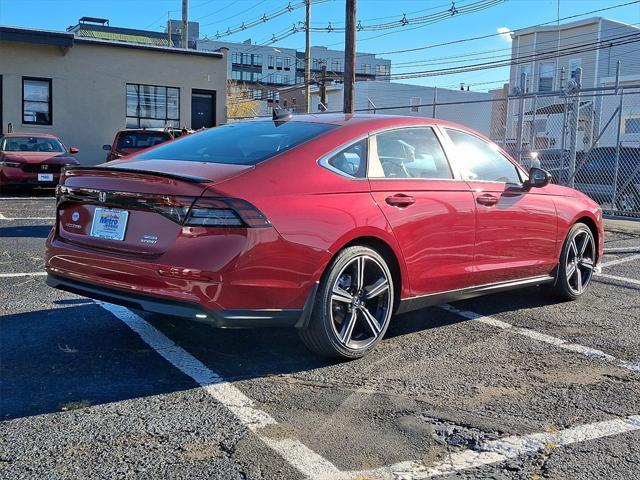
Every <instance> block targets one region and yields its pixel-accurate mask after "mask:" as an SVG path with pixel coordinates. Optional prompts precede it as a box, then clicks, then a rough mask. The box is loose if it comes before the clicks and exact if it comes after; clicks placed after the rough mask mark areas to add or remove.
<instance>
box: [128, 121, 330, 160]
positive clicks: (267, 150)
mask: <svg viewBox="0 0 640 480" xmlns="http://www.w3.org/2000/svg"><path fill="white" fill-rule="evenodd" d="M336 127H337V125H330V124H325V123H306V122H285V123H281V124H279V125H276V124H275V122H271V121H264V122H263V121H257V122H255V121H252V122H243V123H233V124H229V125H223V126H221V127H216V128H212V129H209V130H205V131H204V132H200V133H195V134H193V135H189V136H187V137H182V138H180V139H178V140H175V141H173V142H171V143H168V144H167V145H162V146H160V147H158V148H155V149H153V150H152V151H150V152H144V153H142V154H140V155H138V156H137V157H136V158H137V159H156V160H186V161H192V162H207V163H232V164H236V165H255V164H256V163H259V162H261V161H263V160H266V159H267V158H270V157H273V156H275V155H277V154H279V153H282V152H284V151H286V150H289V149H290V148H293V147H295V146H297V145H300V144H301V143H303V142H306V141H307V140H310V139H312V138H314V137H317V136H318V135H321V134H323V133H325V132H327V131H329V130H331V129H333V128H336Z"/></svg>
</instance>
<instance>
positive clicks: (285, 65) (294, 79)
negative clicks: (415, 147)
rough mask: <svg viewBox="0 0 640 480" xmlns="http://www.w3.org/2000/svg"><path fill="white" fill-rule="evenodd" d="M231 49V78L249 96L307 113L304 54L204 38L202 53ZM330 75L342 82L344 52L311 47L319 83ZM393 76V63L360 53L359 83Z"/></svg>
mask: <svg viewBox="0 0 640 480" xmlns="http://www.w3.org/2000/svg"><path fill="white" fill-rule="evenodd" d="M222 47H224V48H227V49H228V50H229V54H228V66H227V70H228V77H229V80H230V81H235V82H238V83H239V84H240V85H241V86H242V88H244V89H245V91H246V93H247V95H248V96H249V97H251V98H253V99H255V100H266V101H267V102H268V104H269V105H270V106H273V105H276V104H277V105H281V106H282V105H284V101H285V100H286V103H287V105H288V108H291V107H294V109H295V110H296V111H301V112H302V111H306V108H307V107H306V98H305V96H304V94H303V93H301V92H300V89H297V88H292V87H295V86H296V85H303V84H304V61H305V54H304V51H300V50H296V49H293V48H281V47H274V46H263V45H255V44H253V43H252V42H251V40H250V39H249V40H246V41H245V42H242V43H235V42H221V41H218V40H208V39H200V40H198V42H197V48H198V50H205V51H207V50H217V49H220V48H222ZM325 65H326V67H327V76H328V77H329V78H331V79H334V80H341V79H342V78H343V75H344V51H342V50H330V49H328V48H327V47H321V46H313V47H311V76H312V80H315V81H317V80H319V79H320V76H321V75H322V67H323V66H325ZM390 73H391V61H390V60H387V59H383V58H378V57H376V55H375V54H371V53H357V54H356V80H385V79H386V80H387V81H388V78H389V74H390Z"/></svg>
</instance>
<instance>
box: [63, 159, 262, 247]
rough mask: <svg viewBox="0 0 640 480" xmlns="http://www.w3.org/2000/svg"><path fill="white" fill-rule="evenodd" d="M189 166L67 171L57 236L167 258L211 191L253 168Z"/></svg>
mask: <svg viewBox="0 0 640 480" xmlns="http://www.w3.org/2000/svg"><path fill="white" fill-rule="evenodd" d="M189 163H191V162H171V161H166V160H165V161H157V162H156V161H152V160H147V161H144V162H135V161H131V162H110V163H109V164H108V166H106V165H103V166H98V167H71V168H67V169H65V171H64V175H63V178H62V180H61V182H60V186H59V187H58V190H57V194H58V203H57V235H58V236H59V237H60V238H61V239H63V240H64V241H68V242H72V243H76V244H81V245H83V246H86V247H90V248H93V249H100V250H112V251H119V252H122V253H126V254H133V255H138V254H142V255H160V254H162V253H163V252H165V251H166V250H167V249H168V248H169V247H170V246H171V245H172V244H173V243H174V242H175V241H176V239H177V238H178V236H179V234H180V232H181V231H182V223H183V222H184V219H185V217H186V215H187V214H188V212H189V209H190V208H191V206H192V205H193V203H194V201H195V200H196V199H197V198H198V197H200V196H201V195H202V193H203V192H204V191H205V190H206V189H207V188H209V187H211V186H212V185H213V184H215V183H218V182H221V181H223V180H225V179H228V178H230V177H232V176H235V175H239V174H240V173H241V172H242V171H244V170H246V169H247V168H251V167H242V166H236V165H220V164H206V167H209V168H203V166H202V165H201V168H199V169H196V168H193V166H192V165H184V164H189ZM143 166H144V170H142V169H141V168H142V167H143Z"/></svg>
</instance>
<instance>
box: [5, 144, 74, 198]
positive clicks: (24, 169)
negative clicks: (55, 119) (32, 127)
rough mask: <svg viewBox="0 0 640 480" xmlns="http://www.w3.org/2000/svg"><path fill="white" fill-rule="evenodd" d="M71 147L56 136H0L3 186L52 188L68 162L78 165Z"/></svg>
mask: <svg viewBox="0 0 640 480" xmlns="http://www.w3.org/2000/svg"><path fill="white" fill-rule="evenodd" d="M78 152H79V150H78V149H77V148H76V147H71V148H70V149H69V150H67V148H66V147H65V146H64V145H63V143H62V142H61V141H60V140H59V139H58V137H56V136H54V135H47V134H44V133H42V134H32V133H5V134H4V135H0V189H6V188H7V187H12V186H44V187H53V186H55V185H57V184H58V180H59V178H60V171H61V170H62V167H64V166H66V165H78V160H76V159H75V158H74V157H73V156H72V155H74V154H76V153H78Z"/></svg>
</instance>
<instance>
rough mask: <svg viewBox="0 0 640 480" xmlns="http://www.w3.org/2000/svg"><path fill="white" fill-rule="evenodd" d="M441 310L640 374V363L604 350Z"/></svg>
mask: <svg viewBox="0 0 640 480" xmlns="http://www.w3.org/2000/svg"><path fill="white" fill-rule="evenodd" d="M440 308H442V309H443V310H446V311H448V312H451V313H455V314H456V315H460V316H461V317H464V318H468V319H469V320H475V321H478V322H481V323H484V324H486V325H491V326H492V327H497V328H500V329H502V330H508V331H510V332H512V333H515V334H518V335H522V336H524V337H528V338H532V339H534V340H537V341H539V342H544V343H548V344H549V345H554V346H556V347H558V348H562V349H565V350H569V351H572V352H576V353H579V354H581V355H584V356H586V357H589V358H598V359H600V360H604V361H606V362H610V363H613V364H615V365H617V366H618V367H622V368H626V369H627V370H631V371H633V372H640V363H637V362H630V361H627V360H620V359H618V358H616V357H614V356H613V355H609V354H608V353H604V352H603V351H602V350H598V349H595V348H590V347H585V346H584V345H580V344H577V343H569V342H567V341H566V340H563V339H562V338H557V337H553V336H551V335H547V334H546V333H540V332H536V331H535V330H530V329H528V328H521V327H516V326H515V325H512V324H510V323H507V322H503V321H502V320H498V319H497V318H493V317H488V316H485V315H480V314H479V313H475V312H470V311H468V310H460V309H458V308H456V307H454V306H452V305H440Z"/></svg>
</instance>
